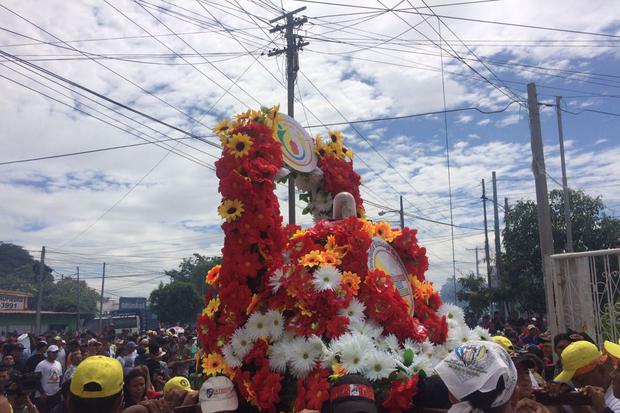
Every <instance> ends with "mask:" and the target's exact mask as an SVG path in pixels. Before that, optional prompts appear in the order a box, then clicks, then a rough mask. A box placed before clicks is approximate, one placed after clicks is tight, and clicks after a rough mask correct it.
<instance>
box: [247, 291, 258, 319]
mask: <svg viewBox="0 0 620 413" xmlns="http://www.w3.org/2000/svg"><path fill="white" fill-rule="evenodd" d="M256 304H258V294H254V295H252V301H250V304H248V308H247V309H246V310H245V314H246V315H250V313H251V312H252V311H254V309H255V308H256Z"/></svg>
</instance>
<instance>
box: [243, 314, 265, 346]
mask: <svg viewBox="0 0 620 413" xmlns="http://www.w3.org/2000/svg"><path fill="white" fill-rule="evenodd" d="M270 323H271V320H269V319H268V318H267V317H266V316H265V315H264V314H261V313H259V312H255V313H252V315H251V316H250V318H249V319H248V321H247V323H246V324H245V329H246V331H247V336H248V338H249V339H250V340H252V341H256V340H258V339H259V338H261V337H267V336H268V335H269V332H270V330H271V325H270Z"/></svg>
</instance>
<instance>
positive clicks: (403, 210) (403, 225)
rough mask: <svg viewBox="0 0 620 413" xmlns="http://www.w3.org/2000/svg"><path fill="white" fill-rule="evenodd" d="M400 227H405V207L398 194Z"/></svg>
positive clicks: (401, 197)
mask: <svg viewBox="0 0 620 413" xmlns="http://www.w3.org/2000/svg"><path fill="white" fill-rule="evenodd" d="M398 212H399V214H400V229H405V209H404V208H403V196H402V195H401V196H400V211H398Z"/></svg>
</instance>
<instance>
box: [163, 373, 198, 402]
mask: <svg viewBox="0 0 620 413" xmlns="http://www.w3.org/2000/svg"><path fill="white" fill-rule="evenodd" d="M174 389H178V390H185V391H191V390H192V386H191V385H190V384H189V380H188V379H187V378H185V377H183V376H176V377H173V378H171V379H170V380H168V381H167V382H166V384H165V385H164V397H166V396H168V394H170V392H171V391H172V390H174Z"/></svg>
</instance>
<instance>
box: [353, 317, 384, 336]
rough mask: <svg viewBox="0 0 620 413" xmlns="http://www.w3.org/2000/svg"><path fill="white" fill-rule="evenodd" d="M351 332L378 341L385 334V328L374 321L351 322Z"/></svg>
mask: <svg viewBox="0 0 620 413" xmlns="http://www.w3.org/2000/svg"><path fill="white" fill-rule="evenodd" d="M349 331H351V332H354V333H359V334H361V335H363V336H366V337H369V338H370V339H372V340H376V339H378V338H379V337H381V334H383V327H381V326H380V325H379V324H377V323H375V322H374V321H366V322H364V321H359V320H351V322H350V323H349Z"/></svg>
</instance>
